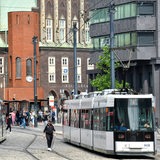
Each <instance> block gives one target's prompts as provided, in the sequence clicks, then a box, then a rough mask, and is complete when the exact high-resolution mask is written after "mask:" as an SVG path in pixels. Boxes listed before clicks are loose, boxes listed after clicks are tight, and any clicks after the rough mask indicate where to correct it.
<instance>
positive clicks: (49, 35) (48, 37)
mask: <svg viewBox="0 0 160 160" xmlns="http://www.w3.org/2000/svg"><path fill="white" fill-rule="evenodd" d="M46 34H47V35H46V41H49V42H52V41H53V31H52V20H51V19H46Z"/></svg>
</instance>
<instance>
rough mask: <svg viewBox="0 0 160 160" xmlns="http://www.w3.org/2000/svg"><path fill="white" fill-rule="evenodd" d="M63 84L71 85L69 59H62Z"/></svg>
mask: <svg viewBox="0 0 160 160" xmlns="http://www.w3.org/2000/svg"><path fill="white" fill-rule="evenodd" d="M61 66H62V83H69V69H68V57H62V59H61Z"/></svg>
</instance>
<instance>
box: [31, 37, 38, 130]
mask: <svg viewBox="0 0 160 160" xmlns="http://www.w3.org/2000/svg"><path fill="white" fill-rule="evenodd" d="M32 42H33V46H34V111H35V116H34V127H37V126H38V123H37V73H36V71H37V66H36V62H37V55H36V44H37V36H33V38H32Z"/></svg>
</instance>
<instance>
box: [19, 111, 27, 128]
mask: <svg viewBox="0 0 160 160" xmlns="http://www.w3.org/2000/svg"><path fill="white" fill-rule="evenodd" d="M20 127H23V128H26V113H25V112H24V113H23V115H22V123H21V125H20Z"/></svg>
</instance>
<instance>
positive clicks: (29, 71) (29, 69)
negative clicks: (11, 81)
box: [26, 59, 32, 76]
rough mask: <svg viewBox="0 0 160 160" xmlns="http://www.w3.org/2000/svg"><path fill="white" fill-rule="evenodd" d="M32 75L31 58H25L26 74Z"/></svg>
mask: <svg viewBox="0 0 160 160" xmlns="http://www.w3.org/2000/svg"><path fill="white" fill-rule="evenodd" d="M31 75H32V60H31V59H27V61H26V76H31Z"/></svg>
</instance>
